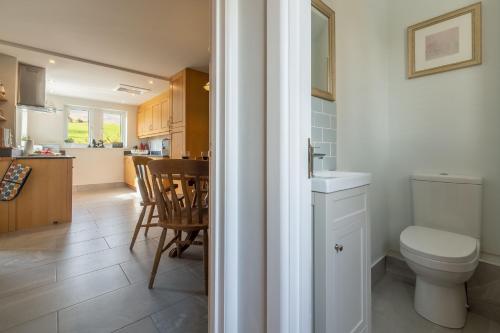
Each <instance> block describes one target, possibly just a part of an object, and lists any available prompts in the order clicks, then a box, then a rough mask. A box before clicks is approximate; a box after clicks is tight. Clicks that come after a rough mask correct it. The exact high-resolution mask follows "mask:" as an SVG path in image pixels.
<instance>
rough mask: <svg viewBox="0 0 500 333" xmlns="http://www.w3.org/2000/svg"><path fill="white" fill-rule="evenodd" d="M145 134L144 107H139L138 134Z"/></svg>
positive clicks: (139, 135) (140, 135)
mask: <svg viewBox="0 0 500 333" xmlns="http://www.w3.org/2000/svg"><path fill="white" fill-rule="evenodd" d="M143 135H144V109H142V108H141V109H139V111H138V112H137V136H138V137H142V136H143Z"/></svg>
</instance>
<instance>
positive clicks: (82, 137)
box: [68, 122, 89, 145]
mask: <svg viewBox="0 0 500 333" xmlns="http://www.w3.org/2000/svg"><path fill="white" fill-rule="evenodd" d="M68 138H71V139H73V140H74V143H77V144H84V145H87V144H88V143H89V124H88V123H81V122H69V123H68Z"/></svg>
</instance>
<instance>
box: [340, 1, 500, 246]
mask: <svg viewBox="0 0 500 333" xmlns="http://www.w3.org/2000/svg"><path fill="white" fill-rule="evenodd" d="M475 2H477V1H476V0H440V1H435V0H419V1H410V0H397V1H396V0H393V1H391V2H390V4H391V6H390V7H389V18H390V20H389V22H390V23H389V37H390V44H389V45H390V47H389V52H388V53H387V55H388V57H389V63H390V67H389V96H390V98H389V101H390V103H389V118H388V119H389V131H390V143H391V144H390V156H389V163H388V166H387V175H388V176H390V177H387V178H386V180H387V181H388V185H389V186H388V189H389V192H388V194H389V202H390V207H389V209H390V230H391V247H392V248H393V249H399V233H400V232H401V230H403V229H404V228H405V227H406V226H408V225H410V224H412V211H411V198H410V185H409V181H408V176H409V175H410V174H411V173H413V172H415V171H430V172H443V171H446V172H449V173H458V174H467V175H477V176H482V177H484V180H485V186H484V205H483V215H484V216H483V233H482V249H483V251H485V252H489V253H492V254H497V255H500V241H499V240H500V148H499V145H500V130H499V128H500V127H499V126H500V93H499V87H500V62H499V59H500V42H499V33H500V1H498V0H483V1H482V3H483V33H484V35H483V43H484V44H483V51H484V58H483V65H481V66H475V67H470V68H466V69H460V70H455V71H451V72H447V73H441V74H436V75H431V76H426V77H422V78H417V79H412V80H407V79H406V78H405V68H406V67H405V66H406V62H405V59H406V54H405V45H406V43H405V31H406V28H407V27H408V26H409V25H411V24H414V23H418V22H421V21H423V20H426V19H429V18H432V17H435V16H438V15H440V14H444V13H446V12H448V11H451V10H454V9H458V8H461V7H463V6H466V5H469V4H472V3H475ZM357 21H358V20H357ZM339 111H340V108H339ZM340 112H341V111H340Z"/></svg>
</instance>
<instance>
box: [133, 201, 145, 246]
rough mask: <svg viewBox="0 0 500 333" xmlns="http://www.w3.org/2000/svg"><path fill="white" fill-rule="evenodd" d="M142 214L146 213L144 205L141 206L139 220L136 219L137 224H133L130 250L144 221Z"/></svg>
mask: <svg viewBox="0 0 500 333" xmlns="http://www.w3.org/2000/svg"><path fill="white" fill-rule="evenodd" d="M144 215H146V206H144V207H142V211H141V215H139V220H137V224H136V225H135V230H134V236H132V242H131V243H130V249H131V250H132V249H133V248H134V244H135V240H136V239H137V235H138V234H139V230H140V229H141V225H142V221H144Z"/></svg>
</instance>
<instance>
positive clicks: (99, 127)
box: [63, 105, 128, 148]
mask: <svg viewBox="0 0 500 333" xmlns="http://www.w3.org/2000/svg"><path fill="white" fill-rule="evenodd" d="M72 110H75V111H86V112H88V115H89V140H88V141H89V142H88V143H87V144H80V143H72V144H71V145H72V146H73V147H74V148H87V147H88V146H89V145H90V144H91V143H92V139H96V140H99V139H102V140H104V139H103V135H104V114H105V113H106V114H116V115H119V116H120V129H121V141H122V142H123V147H126V146H127V137H128V132H127V122H128V117H127V116H128V114H127V111H123V110H116V109H107V108H98V107H88V106H81V105H65V106H64V117H63V121H64V138H63V141H64V140H65V139H66V138H67V137H68V124H69V122H68V116H69V113H70V111H72ZM104 146H105V147H107V148H111V147H112V144H111V143H106V144H105V145H104Z"/></svg>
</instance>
